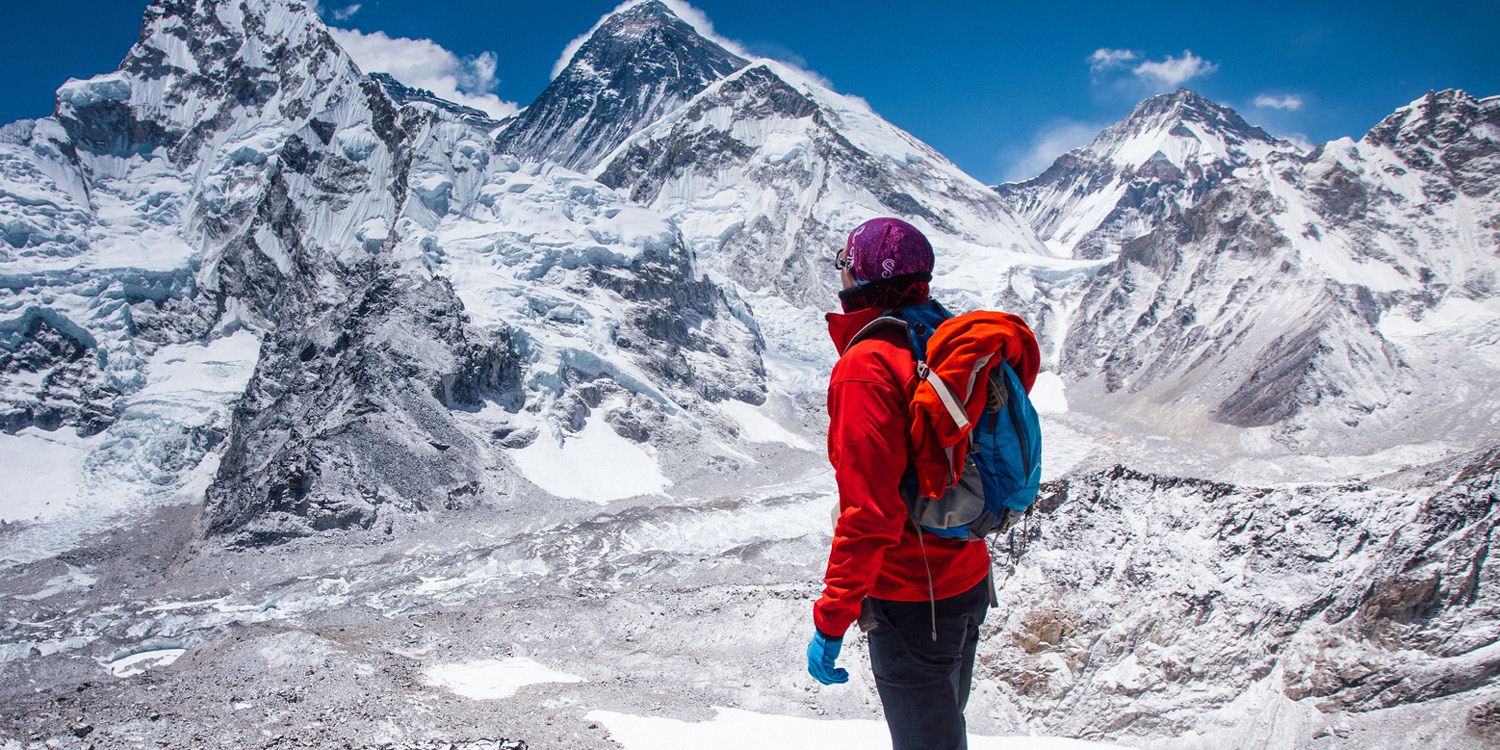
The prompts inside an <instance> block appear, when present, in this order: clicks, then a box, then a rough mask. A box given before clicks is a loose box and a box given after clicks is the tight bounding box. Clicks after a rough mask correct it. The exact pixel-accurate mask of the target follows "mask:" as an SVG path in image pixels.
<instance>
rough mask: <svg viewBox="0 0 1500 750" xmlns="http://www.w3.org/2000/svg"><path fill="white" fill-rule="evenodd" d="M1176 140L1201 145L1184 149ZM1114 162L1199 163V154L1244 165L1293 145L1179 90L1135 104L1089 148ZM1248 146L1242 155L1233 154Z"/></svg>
mask: <svg viewBox="0 0 1500 750" xmlns="http://www.w3.org/2000/svg"><path fill="white" fill-rule="evenodd" d="M1173 142H1180V143H1190V142H1195V143H1199V144H1202V146H1201V147H1199V146H1193V147H1190V148H1188V149H1187V150H1186V151H1184V150H1183V149H1182V148H1177V147H1173V146H1171V145H1169V144H1171V143H1173ZM1086 148H1087V150H1088V151H1091V152H1093V153H1094V154H1097V155H1099V156H1101V157H1105V158H1108V159H1110V160H1111V161H1116V162H1122V163H1130V164H1141V163H1144V162H1145V161H1146V160H1147V159H1149V158H1152V157H1154V155H1155V154H1156V153H1158V152H1161V153H1163V155H1165V156H1166V157H1167V158H1168V159H1169V160H1170V161H1172V162H1174V163H1178V164H1179V165H1180V164H1181V163H1183V162H1184V159H1189V158H1190V159H1192V160H1197V159H1198V158H1199V156H1193V155H1200V156H1207V157H1209V158H1213V159H1228V160H1230V161H1240V160H1242V158H1243V156H1248V157H1251V158H1257V157H1259V156H1261V155H1263V153H1264V152H1265V151H1266V150H1269V149H1278V150H1279V149H1286V148H1293V147H1292V146H1291V144H1289V143H1287V142H1285V141H1282V140H1281V139H1279V138H1277V137H1275V136H1273V135H1271V134H1270V133H1267V132H1266V131H1265V130H1263V129H1261V128H1260V127H1258V126H1255V125H1251V124H1250V123H1248V122H1246V121H1245V118H1243V117H1240V114H1239V113H1238V112H1236V111H1234V110H1233V109H1232V108H1230V107H1227V106H1225V105H1223V104H1219V103H1218V102H1215V101H1212V100H1210V99H1208V98H1206V97H1204V96H1202V95H1200V94H1198V93H1197V92H1195V91H1193V90H1191V89H1186V88H1179V89H1177V90H1176V91H1173V92H1171V93H1166V94H1158V95H1156V96H1153V97H1151V98H1149V99H1146V100H1145V101H1143V102H1141V103H1140V104H1137V105H1136V106H1135V108H1134V109H1133V110H1131V112H1130V114H1129V115H1128V116H1126V117H1125V119H1123V120H1121V121H1119V122H1117V123H1115V124H1114V125H1111V126H1109V127H1108V128H1105V129H1104V130H1103V131H1102V132H1100V133H1099V135H1098V136H1097V137H1095V138H1094V140H1093V141H1092V142H1091V143H1090V144H1089V145H1088V146H1087V147H1086ZM1244 148H1248V152H1247V153H1245V154H1243V155H1242V156H1241V157H1235V156H1233V155H1232V154H1231V152H1234V151H1240V150H1241V149H1244Z"/></svg>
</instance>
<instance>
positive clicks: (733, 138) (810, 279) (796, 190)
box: [594, 60, 1066, 364]
mask: <svg viewBox="0 0 1500 750" xmlns="http://www.w3.org/2000/svg"><path fill="white" fill-rule="evenodd" d="M594 174H595V175H596V176H597V177H598V179H599V181H600V182H603V183H604V184H606V185H610V186H612V187H616V188H618V189H620V190H621V191H622V192H625V193H626V194H628V195H629V196H630V198H631V199H632V200H633V201H635V202H637V203H640V204H642V205H646V206H649V207H651V208H652V209H654V210H656V211H659V212H661V213H663V214H664V215H666V216H669V217H671V218H672V219H673V221H674V222H675V223H676V224H677V225H678V226H679V227H681V229H682V231H683V235H684V236H685V237H686V239H687V241H688V243H689V245H690V246H691V247H692V249H693V250H694V252H695V253H696V254H697V256H698V257H699V258H700V259H701V260H702V263H703V266H704V267H705V268H706V269H707V270H708V271H709V272H710V273H711V274H713V276H714V278H716V279H720V280H722V281H724V282H725V283H732V284H734V285H735V286H736V287H737V288H738V289H739V290H740V293H741V295H742V296H744V297H745V299H746V300H747V302H749V303H750V305H751V307H752V308H753V309H754V313H755V315H756V317H757V319H758V320H759V321H760V322H761V329H762V331H763V333H765V335H766V336H767V339H768V345H769V346H770V347H771V349H772V350H773V351H776V352H777V353H779V354H783V355H788V356H790V357H792V358H794V359H797V360H801V361H807V362H819V363H822V364H827V362H828V361H830V358H831V356H832V354H833V351H832V349H831V348H830V347H829V346H828V344H827V342H826V340H825V336H823V335H822V333H821V332H819V328H820V323H819V321H820V319H821V311H824V310H827V309H830V308H831V307H833V306H834V305H835V304H836V302H835V292H836V291H837V277H836V274H834V273H832V272H831V270H830V266H829V265H828V264H829V262H830V259H831V257H832V255H833V254H834V252H835V251H836V250H837V249H838V248H840V247H842V246H843V243H844V238H845V235H846V234H847V233H848V232H849V230H850V229H852V228H853V227H855V226H857V225H858V224H860V223H861V222H863V221H865V220H866V219H869V218H872V217H875V216H883V215H895V216H902V217H905V218H906V219H908V220H910V221H912V222H913V223H915V224H916V225H918V226H919V227H921V228H922V229H923V230H924V231H925V232H927V233H929V235H930V238H931V239H932V242H933V245H934V248H935V251H936V254H937V269H936V273H935V276H936V279H935V285H936V286H937V287H939V288H940V289H941V290H942V291H943V292H944V293H945V294H947V295H948V296H947V298H946V299H947V300H948V301H950V302H952V303H953V304H954V305H955V306H956V307H958V308H972V307H978V306H983V305H993V304H995V300H996V299H997V296H998V293H999V292H998V289H999V288H1001V287H1002V286H1003V282H1004V278H1005V272H1006V270H1007V269H1008V268H1009V267H1012V266H1016V265H1028V264H1042V265H1046V266H1050V265H1052V264H1054V263H1055V261H1054V259H1053V258H1052V257H1051V255H1050V254H1049V252H1048V250H1047V248H1046V247H1045V246H1044V245H1043V244H1042V243H1041V242H1040V241H1038V240H1037V238H1036V235H1035V233H1034V232H1033V231H1031V229H1030V227H1028V226H1026V225H1025V224H1024V223H1023V222H1022V221H1020V220H1019V219H1018V218H1017V217H1016V216H1014V215H1013V214H1012V213H1011V212H1010V211H1009V210H1008V209H1007V208H1006V207H1005V205H1004V202H1003V200H1001V199H1000V198H999V196H997V195H996V194H995V193H994V192H993V191H991V190H989V189H988V188H987V187H985V186H984V185H983V184H982V183H980V182H978V181H977V180H975V179H974V178H972V177H970V176H969V175H967V174H965V173H964V172H962V171H961V170H959V169H958V168H957V167H955V166H954V165H953V164H952V163H951V162H949V161H948V160H947V159H946V158H945V157H943V156H942V155H941V154H939V153H937V152H936V151H934V150H933V149H932V148H931V147H929V146H927V145H926V144H924V143H922V142H921V141H919V140H917V139H916V138H914V137H913V136H911V135H910V134H908V133H906V132H904V131H902V130H900V129H899V128H896V127H895V126H893V125H891V124H890V123H887V122H886V121H884V120H882V119H881V118H880V117H879V116H878V115H876V114H875V113H874V112H873V111H871V110H870V108H869V106H868V105H867V104H866V103H865V102H863V101H862V100H860V99H857V98H855V97H850V96H845V95H843V94H839V93H837V92H834V91H832V90H830V89H828V88H827V87H826V86H824V85H823V84H822V83H820V82H818V81H817V80H815V79H814V78H813V77H812V76H809V75H807V74H805V73H803V72H801V71H798V70H796V69H794V68H791V67H789V66H786V65H784V64H781V63H778V62H775V61H771V60H756V61H754V62H752V63H750V64H749V65H747V66H746V67H744V68H742V69H741V70H739V71H737V72H735V73H732V74H730V75H729V76H727V77H726V78H724V80H722V81H719V82H717V83H714V84H712V85H711V86H709V87H708V88H706V89H705V90H704V91H703V92H702V93H701V94H699V95H698V96H697V97H695V98H693V99H692V100H691V101H690V102H688V103H687V104H686V105H684V106H683V107H681V108H680V109H678V110H677V111H675V112H673V113H671V114H669V115H667V116H666V117H663V118H662V119H661V120H660V121H658V122H656V123H655V124H653V125H651V126H650V127H648V128H646V129H645V130H643V131H642V132H641V133H639V134H638V135H636V136H634V137H632V138H631V139H629V140H628V141H626V142H625V143H624V144H622V145H621V146H620V147H619V148H618V149H616V150H615V151H614V152H613V153H611V154H610V155H609V156H608V157H606V158H605V159H604V160H603V161H602V162H600V165H599V166H598V167H597V168H596V169H595V170H594ZM1062 263H1063V264H1066V261H1063V262H1062Z"/></svg>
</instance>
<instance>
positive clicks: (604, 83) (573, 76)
mask: <svg viewBox="0 0 1500 750" xmlns="http://www.w3.org/2000/svg"><path fill="white" fill-rule="evenodd" d="M745 64H746V62H745V60H743V59H741V58H740V57H739V56H737V55H735V54H734V53H732V52H730V51H728V50H726V49H724V48H723V47H722V46H720V45H719V44H718V43H716V42H714V41H712V40H710V39H707V38H705V37H703V36H702V35H700V34H699V33H698V32H697V31H696V30H695V29H694V28H693V27H692V26H691V25H690V24H688V23H687V22H686V21H683V20H682V19H681V18H678V17H677V16H676V15H675V14H673V13H672V11H671V10H669V9H668V8H667V6H666V5H664V4H662V3H660V2H656V0H649V1H648V2H644V3H641V4H639V5H636V6H633V7H631V8H629V9H627V10H625V11H622V12H620V13H616V14H614V15H611V16H609V17H607V18H606V19H605V20H604V21H603V22H602V23H601V24H600V25H599V27H598V28H597V29H596V30H595V31H594V33H593V35H592V36H590V37H589V38H588V40H587V41H585V42H584V43H583V46H582V47H580V48H579V49H578V52H577V54H575V55H573V59H572V60H570V61H569V62H568V65H567V67H565V68H563V70H562V72H560V73H559V74H558V75H557V77H556V78H554V79H553V80H552V83H551V84H550V85H548V86H547V88H546V89H545V90H543V91H542V93H541V95H540V96H538V97H537V99H536V101H534V102H532V103H531V105H530V106H528V107H527V108H526V109H525V110H523V111H522V112H520V113H519V114H517V115H516V116H515V117H514V118H512V119H510V120H508V121H507V122H506V125H505V129H504V130H502V131H501V132H500V134H499V136H498V137H497V142H498V143H499V144H500V148H501V149H502V150H504V151H506V152H508V153H512V154H515V155H516V156H519V157H521V158H523V159H535V160H545V161H551V162H556V163H558V164H562V165H564V166H566V167H569V168H572V169H577V170H580V171H588V170H589V169H591V168H593V167H594V166H595V165H596V164H598V163H599V161H600V160H601V159H603V158H604V157H605V156H606V155H608V154H609V153H610V152H611V151H613V150H614V149H615V147H616V146H619V145H620V144H621V143H623V142H624V141H625V139H626V138H628V137H630V136H631V135H633V134H635V133H636V132H638V131H640V130H641V129H643V128H645V127H646V126H648V125H650V124H651V123H653V122H655V121H656V120H658V119H659V118H661V116H662V115H665V114H667V113H669V112H671V111H672V110H674V109H677V108H678V107H680V106H682V104H683V103H685V102H686V101H687V100H688V99H691V98H692V97H693V96H694V95H696V94H697V93H698V92H700V91H702V90H703V89H704V88H707V87H708V85H709V84H711V83H713V82H714V81H717V80H719V79H721V78H723V77H724V76H726V75H728V74H730V73H732V72H734V71H735V70H738V69H739V68H741V67H743V66H744V65H745Z"/></svg>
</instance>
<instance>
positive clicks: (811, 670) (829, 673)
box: [807, 629, 849, 685]
mask: <svg viewBox="0 0 1500 750" xmlns="http://www.w3.org/2000/svg"><path fill="white" fill-rule="evenodd" d="M843 647H844V639H842V638H829V637H828V636H826V635H823V632H822V631H820V630H816V629H814V630H813V637H812V643H809V644H807V672H808V674H810V675H812V676H813V679H815V680H817V681H818V682H821V683H823V684H824V685H836V684H842V683H845V682H848V681H849V672H848V670H844V669H835V668H834V666H833V662H834V661H835V660H837V659H838V658H839V649H841V648H843Z"/></svg>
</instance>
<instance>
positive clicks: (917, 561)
mask: <svg viewBox="0 0 1500 750" xmlns="http://www.w3.org/2000/svg"><path fill="white" fill-rule="evenodd" d="M834 264H835V266H836V267H837V268H838V269H839V270H840V272H841V274H842V283H843V291H842V292H840V293H839V300H840V302H841V303H842V306H843V309H844V312H843V313H842V314H840V313H829V314H828V316H827V319H828V331H829V334H830V335H831V336H832V337H833V343H834V346H835V347H837V348H838V351H839V361H838V364H837V365H835V366H834V368H833V374H832V376H831V377H830V378H829V383H828V419H829V424H828V459H829V461H830V462H831V463H832V464H833V470H834V478H835V481H836V482H837V484H838V491H839V515H838V520H837V522H836V524H835V527H834V536H833V546H832V549H831V550H830V552H829V555H828V569H827V573H826V574H825V575H824V577H823V581H824V584H825V588H824V589H823V595H822V596H821V597H820V598H819V599H818V601H817V602H816V603H815V604H814V605H813V624H814V626H815V631H814V634H813V639H812V642H811V643H809V644H808V649H807V659H808V672H809V673H811V674H812V676H813V677H814V678H816V679H817V680H818V681H819V682H822V683H823V684H825V685H828V684H835V683H842V682H846V681H847V680H848V679H849V675H848V672H846V671H845V670H843V669H839V668H837V667H835V661H836V659H837V658H838V653H839V650H840V647H841V646H842V638H843V636H844V633H845V632H846V631H847V630H848V629H849V626H850V625H851V624H853V623H855V622H856V621H858V622H859V623H860V627H861V628H862V629H863V630H864V631H865V632H866V635H867V637H868V639H869V646H870V666H871V668H872V671H873V672H874V675H875V685H876V688H877V689H878V691H879V693H880V702H881V704H882V706H883V707H884V709H885V718H886V724H887V725H888V726H889V728H890V731H891V741H892V744H893V746H894V750H917V749H920V750H947V749H949V748H958V749H962V748H965V747H967V731H966V729H965V723H964V716H963V711H964V706H965V704H966V703H967V702H968V697H969V684H970V682H971V679H972V674H973V667H974V650H975V646H976V645H977V641H978V637H979V625H980V623H981V622H983V620H984V616H985V613H986V611H987V610H988V608H989V602H990V592H989V585H988V580H989V572H990V556H989V550H988V548H987V546H986V545H985V544H984V543H983V542H967V541H953V540H947V539H942V538H939V537H936V536H933V535H930V534H921V533H920V532H918V531H917V529H916V526H915V524H913V523H912V522H911V521H910V520H909V519H908V514H907V507H906V503H905V501H904V500H902V496H901V491H900V485H901V482H902V477H903V475H905V474H906V473H907V470H908V468H909V466H910V465H911V458H910V453H911V447H910V445H909V443H908V434H909V428H910V414H909V409H910V404H911V398H912V394H913V392H914V390H915V389H916V386H917V382H918V379H917V374H916V360H915V358H914V357H913V355H912V353H911V350H910V348H909V347H908V344H907V342H906V341H905V340H904V338H903V337H902V336H901V334H900V332H899V330H893V329H890V328H885V329H883V330H881V331H880V332H877V333H873V334H872V335H870V336H869V337H868V338H860V340H859V341H857V342H855V343H853V345H851V344H850V342H851V341H852V340H853V339H855V337H856V334H858V333H859V332H860V330H861V329H863V328H864V327H865V326H866V325H868V324H869V323H870V322H871V321H873V320H874V319H875V318H877V317H879V316H880V315H881V314H882V313H884V312H886V311H887V310H891V309H894V308H898V307H906V306H910V305H915V304H919V303H922V302H924V301H926V300H927V299H928V294H929V292H928V284H929V282H930V281H931V280H932V265H933V255H932V246H931V244H929V243H928V241H927V238H926V237H924V236H922V233H921V232H920V231H918V230H917V229H916V228H915V227H913V226H912V225H910V224H908V223H906V222H904V221H901V220H899V219H890V218H882V219H872V220H870V221H867V222H865V223H864V224H861V225H860V226H859V227H857V228H856V229H855V230H854V231H853V232H850V234H849V237H848V240H847V241H846V242H845V244H844V248H843V249H842V250H840V251H839V252H838V254H837V255H836V256H835V263H834Z"/></svg>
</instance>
